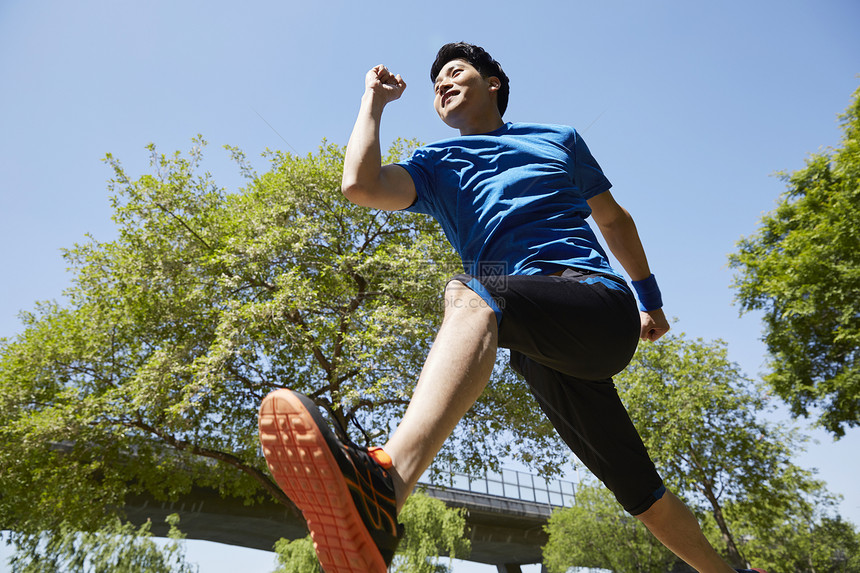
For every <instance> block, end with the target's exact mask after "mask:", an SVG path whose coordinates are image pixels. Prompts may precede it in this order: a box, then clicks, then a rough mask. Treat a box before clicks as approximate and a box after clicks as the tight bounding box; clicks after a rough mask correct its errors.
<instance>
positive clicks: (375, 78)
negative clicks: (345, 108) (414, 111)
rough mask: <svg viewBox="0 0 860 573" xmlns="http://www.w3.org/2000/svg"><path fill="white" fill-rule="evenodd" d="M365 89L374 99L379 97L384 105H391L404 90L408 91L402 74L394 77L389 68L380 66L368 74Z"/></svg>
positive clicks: (365, 78)
mask: <svg viewBox="0 0 860 573" xmlns="http://www.w3.org/2000/svg"><path fill="white" fill-rule="evenodd" d="M364 87H365V90H366V91H367V92H370V93H372V94H373V96H374V97H379V98H380V99H381V100H382V101H383V102H384V103H389V102H392V101H394V100H396V99H397V98H399V97H400V96H401V95H402V94H403V90H405V89H406V82H404V81H403V78H401V77H400V74H397V75H393V74H392V73H391V72H389V71H388V68H386V67H385V66H383V65H381V64H380V65H378V66H376V67H374V68H373V69H371V70H370V71H369V72H367V75H366V76H365V77H364Z"/></svg>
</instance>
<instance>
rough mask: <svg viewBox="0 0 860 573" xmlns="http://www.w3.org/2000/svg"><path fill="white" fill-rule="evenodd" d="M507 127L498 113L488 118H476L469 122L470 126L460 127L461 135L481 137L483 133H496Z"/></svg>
mask: <svg viewBox="0 0 860 573" xmlns="http://www.w3.org/2000/svg"><path fill="white" fill-rule="evenodd" d="M503 125H505V122H504V120H502V118H501V116H500V115H499V114H498V113H496V114H493V115H490V116H487V117H482V118H476V119H475V120H474V121H471V122H469V124H468V125H464V126H463V127H460V128H459V130H460V135H479V134H481V133H489V132H491V131H495V130H497V129H499V128H500V127H502V126H503Z"/></svg>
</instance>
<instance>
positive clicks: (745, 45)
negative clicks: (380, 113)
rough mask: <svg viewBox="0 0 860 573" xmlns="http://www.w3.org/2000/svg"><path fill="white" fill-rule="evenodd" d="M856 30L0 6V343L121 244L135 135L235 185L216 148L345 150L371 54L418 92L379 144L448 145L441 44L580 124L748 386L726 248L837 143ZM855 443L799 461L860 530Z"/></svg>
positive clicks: (851, 2)
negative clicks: (20, 316) (813, 157)
mask: <svg viewBox="0 0 860 573" xmlns="http://www.w3.org/2000/svg"><path fill="white" fill-rule="evenodd" d="M857 22H860V4H858V3H857V2H856V1H855V0H830V1H828V2H815V3H813V2H811V1H807V2H798V1H794V0H789V1H785V0H780V1H759V2H749V1H747V0H745V1H737V0H731V1H726V2H719V3H717V2H710V3H707V4H706V3H703V2H688V1H680V0H679V1H674V2H667V1H656V2H635V1H632V0H631V1H627V2H625V1H607V2H582V1H572V2H565V3H561V2H547V1H542V0H534V1H531V2H522V1H519V2H501V1H495V2H477V1H473V2H462V1H461V2H454V3H444V4H439V3H421V4H420V5H419V4H417V3H411V2H402V1H401V2H304V3H296V2H242V3H239V2H222V1H207V2H167V1H164V0H153V1H148V2H135V3H132V2H114V1H107V0H106V1H101V2H98V1H93V0H82V1H80V2H59V1H57V2H38V1H35V2H34V1H24V0H0V82H2V89H0V260H2V264H3V267H2V276H3V280H2V281H0V336H12V335H14V334H16V333H17V332H19V331H20V323H19V322H18V320H17V317H16V315H17V313H18V311H20V310H22V309H29V308H32V306H33V303H34V302H35V301H37V300H45V299H58V298H60V297H61V296H62V292H63V289H64V288H65V287H66V286H68V284H69V275H68V274H67V273H66V271H65V262H64V261H63V259H62V258H61V256H60V248H62V247H68V246H71V245H72V244H74V243H75V242H79V241H82V240H84V234H85V233H91V234H92V235H94V236H95V237H96V238H99V239H101V240H110V239H111V238H112V237H113V236H114V234H115V231H114V228H113V225H112V222H111V221H110V210H109V205H108V199H107V190H106V189H107V187H106V180H107V179H108V178H109V177H110V175H111V174H110V171H109V169H108V168H107V166H106V165H104V164H103V163H102V162H101V161H100V160H101V158H102V157H103V156H104V154H105V153H107V152H110V153H112V154H114V155H115V156H116V157H118V158H119V159H120V160H121V161H122V162H123V163H124V164H125V166H126V167H127V169H128V171H129V172H130V173H131V174H133V175H139V174H141V173H143V172H144V171H145V169H146V167H147V161H148V156H147V152H146V150H145V149H144V146H145V145H146V144H147V143H149V142H153V143H155V144H156V145H157V146H158V147H159V149H160V150H161V151H164V152H172V151H174V150H176V149H181V150H187V149H188V148H189V147H190V139H191V137H193V136H194V135H195V134H197V133H201V134H203V136H204V137H205V138H206V139H207V140H208V141H209V142H210V146H209V148H208V152H207V159H206V161H205V167H206V168H207V169H208V170H210V171H211V172H212V173H213V174H214V176H215V178H216V180H217V181H218V182H219V184H220V185H222V186H224V187H226V188H227V189H235V188H236V186H237V185H238V184H239V183H240V178H239V176H238V174H237V171H236V169H235V168H234V167H233V165H232V164H231V163H230V162H229V158H228V155H227V152H226V151H224V150H223V149H222V146H223V145H224V144H230V145H235V146H238V147H240V148H242V149H244V150H245V151H246V153H247V154H248V156H249V157H252V158H257V157H258V156H259V153H260V152H261V151H263V150H264V149H265V148H267V147H268V148H272V149H277V148H281V149H285V150H288V151H290V150H296V151H298V152H299V153H301V154H305V153H308V152H311V151H315V150H316V148H317V146H318V145H319V143H320V141H321V140H322V139H323V138H326V139H328V140H329V141H333V142H335V143H339V144H345V143H346V141H347V138H348V136H349V132H350V129H351V127H352V123H353V120H354V117H355V113H356V111H357V109H358V103H359V98H360V96H361V93H362V89H363V78H364V74H365V72H366V71H367V69H369V68H370V67H372V66H374V65H376V64H378V63H385V64H386V65H388V66H389V67H390V68H391V69H392V70H393V71H395V72H397V73H400V74H402V75H403V76H404V78H405V79H406V81H407V83H408V85H409V87H408V88H407V90H406V93H405V94H404V97H403V99H402V100H400V101H398V102H396V103H395V104H392V105H391V106H389V108H388V109H387V110H386V113H385V117H384V125H383V131H382V135H383V139H384V140H385V141H386V142H387V141H390V140H392V139H393V138H395V137H399V136H404V137H415V138H418V139H420V140H423V141H433V140H435V139H439V138H442V137H447V136H449V135H451V132H450V131H449V130H448V128H447V127H445V126H444V125H443V124H442V123H441V122H440V121H439V119H438V117H436V115H435V113H434V112H433V109H432V106H431V99H432V96H431V88H430V83H429V76H428V69H429V64H430V62H431V61H432V59H433V56H434V55H435V52H436V50H437V49H438V47H439V46H440V45H441V44H442V43H444V42H447V41H456V40H466V41H470V42H473V43H477V44H480V45H483V46H484V47H486V48H487V49H488V50H490V52H491V53H492V54H493V55H494V56H495V57H496V58H497V59H498V60H499V61H500V62H502V64H503V66H504V68H505V70H506V72H507V73H508V75H509V76H510V77H511V82H512V83H511V103H510V106H509V109H508V112H507V114H506V117H505V119H507V120H510V121H534V122H551V123H564V124H570V125H573V126H574V127H577V128H578V129H579V130H580V131H581V132H583V134H584V136H585V139H586V141H588V143H589V146H590V147H591V149H592V151H593V152H594V154H595V156H596V157H597V159H598V160H599V161H600V163H601V165H602V166H603V168H604V170H605V171H606V173H607V174H608V176H609V178H610V179H611V180H612V181H613V183H614V190H613V192H614V194H615V196H616V197H617V198H618V199H619V201H620V202H621V203H622V204H623V205H625V206H626V207H627V208H628V209H629V210H630V211H631V212H632V213H633V215H634V217H635V218H636V220H637V223H638V224H639V228H640V232H641V235H642V237H643V240H644V243H645V246H646V249H647V251H648V254H649V258H650V261H651V266H652V268H653V269H654V272H655V274H656V275H657V276H658V278H659V279H660V283H661V285H662V288H663V291H664V300H665V301H666V311H667V314H669V315H671V316H674V317H677V318H678V323H677V324H676V326H675V328H676V330H679V331H680V330H683V331H685V332H687V333H688V334H689V335H691V336H695V337H703V338H705V339H715V338H720V339H723V340H725V341H727V342H728V344H729V351H730V355H731V357H732V359H733V360H735V361H736V362H738V363H739V364H740V365H741V366H742V367H743V369H744V370H745V371H746V372H747V373H748V374H749V375H751V376H756V375H758V374H759V373H760V372H761V371H762V369H763V360H764V349H763V346H762V344H761V342H760V340H759V338H760V333H761V325H760V322H759V319H758V317H756V316H754V315H747V316H744V317H742V318H739V317H738V310H737V308H736V307H734V306H732V296H733V293H732V291H731V289H730V288H729V285H730V282H731V272H730V271H729V270H728V269H727V266H726V256H727V255H728V254H729V253H731V252H733V250H734V249H735V242H736V241H737V240H738V239H739V238H740V237H741V236H742V235H745V234H751V233H752V232H754V231H755V228H756V224H757V221H758V219H759V217H760V215H761V213H762V212H763V211H767V210H770V209H771V208H772V207H773V205H774V201H775V200H776V199H777V197H778V196H779V194H780V193H781V192H782V190H783V184H782V183H781V182H780V181H779V180H778V179H776V178H774V177H773V176H772V174H773V173H774V172H776V171H780V170H794V169H798V168H801V167H802V166H803V162H804V159H805V158H806V157H807V155H808V154H809V153H810V152H815V151H817V150H819V149H821V148H822V147H826V146H833V145H836V144H838V140H839V134H840V131H839V128H838V123H837V119H836V115H837V114H838V113H840V112H841V111H843V110H844V109H845V107H846V106H847V105H848V102H849V97H850V95H851V93H852V91H853V90H854V89H855V88H856V87H857V86H858V84H860V78H858V76H857V74H858V72H860V35H858V34H857ZM260 116H262V118H265V121H264V120H263V119H261V117H260ZM266 122H268V123H269V124H271V126H273V127H274V129H275V130H277V132H278V133H279V134H280V136H282V137H283V140H286V142H288V145H289V147H288V145H287V144H286V143H285V142H284V141H283V140H282V139H281V137H279V135H277V134H276V133H275V132H274V131H273V129H272V128H270V127H269V125H267V123H266ZM256 165H257V166H258V167H259V168H260V169H265V164H264V163H263V162H262V161H261V160H259V159H257V160H256ZM249 423H254V421H253V420H249ZM858 434H860V432H858V431H856V430H855V431H853V432H851V434H850V435H849V436H848V437H847V438H845V439H843V440H842V441H840V442H839V443H836V444H833V443H831V442H832V440H831V439H830V438H829V437H828V436H826V435H824V434H822V433H820V432H813V435H814V436H816V437H818V438H819V440H820V443H819V444H814V443H813V444H811V445H810V449H809V452H808V453H806V454H804V455H802V456H799V457H798V459H797V462H798V463H800V464H801V465H804V466H806V467H817V468H819V470H820V475H821V477H822V478H824V479H825V480H827V482H828V483H829V485H830V488H831V490H832V491H834V492H837V493H841V494H843V495H844V496H845V501H844V503H843V504H842V506H841V510H842V513H843V515H844V516H846V517H849V518H851V519H852V520H853V521H854V522H855V523H858V524H860V491H858V490H860V486H858V485H857V480H856V475H857V474H858V472H860V463H858V461H857V460H858V459H860V456H858V451H860V436H858ZM199 553H201V554H204V555H208V556H216V557H215V559H214V560H213V561H206V562H204V561H201V564H202V567H201V570H202V571H203V572H204V573H220V572H222V571H231V572H232V571H237V570H242V571H252V570H253V571H261V572H263V571H267V570H268V569H267V567H268V563H269V557H268V556H267V557H266V558H265V560H264V561H265V563H263V564H262V565H259V566H255V565H251V563H252V561H251V560H250V559H251V557H248V554H247V553H244V552H240V551H238V550H233V549H229V550H224V551H221V550H219V551H215V550H213V549H212V548H211V547H210V548H206V549H205V550H203V551H200V552H199ZM254 563H255V562H254ZM255 567H259V569H257V568H255ZM455 571H456V573H470V572H479V571H481V572H482V571H494V569H493V568H485V567H477V566H470V565H466V564H458V565H457V568H456V569H455Z"/></svg>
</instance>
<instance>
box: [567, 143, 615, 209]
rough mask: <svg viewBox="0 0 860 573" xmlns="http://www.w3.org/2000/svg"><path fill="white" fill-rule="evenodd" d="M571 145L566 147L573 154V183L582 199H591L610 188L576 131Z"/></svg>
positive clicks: (610, 184)
mask: <svg viewBox="0 0 860 573" xmlns="http://www.w3.org/2000/svg"><path fill="white" fill-rule="evenodd" d="M572 138H573V142H572V143H573V145H572V146H570V147H568V149H570V150H571V152H572V153H573V172H572V173H571V175H572V176H573V182H574V183H575V184H576V186H577V187H578V188H579V192H580V194H581V195H582V198H583V199H591V198H592V197H594V196H595V195H600V194H601V193H603V192H604V191H607V190H609V188H611V187H612V183H610V182H609V179H607V178H606V175H604V174H603V170H602V169H601V168H600V165H599V164H598V163H597V160H596V159H595V158H594V156H593V155H591V151H589V149H588V146H587V145H586V144H585V141H584V140H583V139H582V138H581V137H580V136H579V133H577V132H576V130H573V134H572Z"/></svg>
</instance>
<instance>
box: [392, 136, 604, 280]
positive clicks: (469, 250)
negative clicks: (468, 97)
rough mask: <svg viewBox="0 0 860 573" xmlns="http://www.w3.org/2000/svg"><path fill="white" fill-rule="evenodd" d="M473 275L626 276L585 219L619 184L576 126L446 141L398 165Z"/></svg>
mask: <svg viewBox="0 0 860 573" xmlns="http://www.w3.org/2000/svg"><path fill="white" fill-rule="evenodd" d="M399 165H402V166H403V167H404V168H406V170H407V171H408V172H409V174H410V175H411V176H412V180H413V181H414V182H415V190H416V191H417V193H418V197H417V199H416V200H415V202H414V203H413V204H412V205H411V206H410V207H408V208H407V210H408V211H414V212H417V213H428V214H430V215H433V217H435V218H436V220H438V221H439V223H440V224H441V225H442V229H443V230H444V231H445V235H446V236H447V237H448V240H449V241H450V242H451V244H452V245H453V246H454V248H455V249H456V250H457V252H458V253H459V255H460V257H461V258H462V259H463V266H464V267H465V271H466V272H467V273H469V274H473V275H480V274H488V273H489V274H496V275H498V274H512V275H517V274H520V275H532V274H549V273H553V272H555V271H558V270H561V269H563V268H566V267H573V268H580V269H586V270H593V271H599V272H603V273H608V274H612V275H615V276H619V277H620V275H619V274H618V273H617V272H616V271H615V270H613V269H612V267H610V266H609V262H608V260H607V257H606V253H605V252H604V251H603V249H602V248H601V246H600V244H599V243H598V242H597V238H596V237H595V235H594V232H593V231H592V229H591V227H589V225H588V223H587V222H586V221H585V219H586V218H587V217H588V216H589V215H590V214H591V209H590V208H589V206H588V203H587V202H586V200H587V199H590V198H591V197H594V196H595V195H598V194H600V193H603V192H604V191H606V190H608V189H609V188H610V187H611V186H612V184H611V183H610V182H609V180H608V179H607V178H606V177H605V176H604V175H603V171H602V170H601V169H600V166H599V165H598V164H597V161H596V160H595V159H594V157H592V155H591V153H590V152H589V150H588V147H587V146H586V145H585V142H584V141H583V140H582V138H581V137H579V134H578V133H577V132H576V130H574V129H573V128H571V127H566V126H558V125H541V124H531V123H506V124H505V125H503V126H502V127H500V128H499V129H497V130H495V131H491V132H489V133H484V134H480V135H466V136H459V137H453V138H450V139H444V140H442V141H438V142H436V143H432V144H430V145H426V146H423V147H420V148H418V149H416V150H415V152H414V153H413V155H412V157H411V158H410V159H408V160H407V161H404V162H401V163H399Z"/></svg>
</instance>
